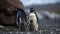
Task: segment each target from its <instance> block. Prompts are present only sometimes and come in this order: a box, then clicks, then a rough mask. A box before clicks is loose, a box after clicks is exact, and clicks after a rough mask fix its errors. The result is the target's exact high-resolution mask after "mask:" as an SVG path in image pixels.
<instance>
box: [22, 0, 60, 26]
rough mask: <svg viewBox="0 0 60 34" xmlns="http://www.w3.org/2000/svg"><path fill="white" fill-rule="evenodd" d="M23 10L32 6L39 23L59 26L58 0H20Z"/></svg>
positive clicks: (59, 1)
mask: <svg viewBox="0 0 60 34" xmlns="http://www.w3.org/2000/svg"><path fill="white" fill-rule="evenodd" d="M21 1H22V3H23V5H24V7H25V8H24V9H25V12H26V13H27V14H29V12H30V8H31V7H33V8H34V9H35V11H36V12H37V15H38V18H39V21H40V25H54V26H60V0H21Z"/></svg>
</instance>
